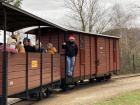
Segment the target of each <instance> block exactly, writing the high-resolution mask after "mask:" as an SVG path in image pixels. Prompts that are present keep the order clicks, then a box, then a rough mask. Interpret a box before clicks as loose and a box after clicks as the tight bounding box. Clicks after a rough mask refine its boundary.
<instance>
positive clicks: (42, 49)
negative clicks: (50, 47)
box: [36, 40, 46, 53]
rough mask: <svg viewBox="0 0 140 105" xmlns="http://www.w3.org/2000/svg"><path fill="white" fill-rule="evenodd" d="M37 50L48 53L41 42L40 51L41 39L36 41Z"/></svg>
mask: <svg viewBox="0 0 140 105" xmlns="http://www.w3.org/2000/svg"><path fill="white" fill-rule="evenodd" d="M36 51H37V52H41V53H46V50H45V49H44V47H42V44H41V42H40V51H39V40H37V41H36Z"/></svg>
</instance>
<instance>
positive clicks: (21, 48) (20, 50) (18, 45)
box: [11, 35, 25, 52]
mask: <svg viewBox="0 0 140 105" xmlns="http://www.w3.org/2000/svg"><path fill="white" fill-rule="evenodd" d="M11 38H15V39H16V40H17V44H16V47H17V49H18V51H19V52H25V49H24V47H23V46H22V45H21V44H18V39H17V36H16V35H11Z"/></svg>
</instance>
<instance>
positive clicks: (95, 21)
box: [64, 0, 110, 33]
mask: <svg viewBox="0 0 140 105" xmlns="http://www.w3.org/2000/svg"><path fill="white" fill-rule="evenodd" d="M64 7H66V8H68V9H69V10H70V11H69V13H68V15H67V16H68V17H69V18H70V19H71V20H72V21H68V24H67V26H68V27H70V28H72V29H78V30H82V31H88V32H96V33H101V32H102V31H103V30H104V29H105V28H106V26H107V24H108V23H109V22H110V19H109V18H107V17H108V16H107V15H108V14H107V12H108V8H107V7H105V5H103V4H102V3H101V2H100V0H64Z"/></svg>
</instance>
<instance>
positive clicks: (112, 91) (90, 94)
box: [34, 77, 140, 105]
mask: <svg viewBox="0 0 140 105" xmlns="http://www.w3.org/2000/svg"><path fill="white" fill-rule="evenodd" d="M137 89H140V77H133V78H128V79H121V80H109V81H107V82H101V83H93V84H87V85H81V86H78V87H75V88H74V89H70V90H68V91H67V92H60V93H59V94H54V95H51V96H50V98H46V99H43V100H42V101H40V102H37V103H36V104H34V105H91V104H93V103H96V102H99V101H101V100H104V99H107V98H111V97H113V96H115V95H118V94H121V93H125V92H129V91H133V90H137Z"/></svg>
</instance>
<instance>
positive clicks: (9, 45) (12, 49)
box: [0, 37, 18, 54]
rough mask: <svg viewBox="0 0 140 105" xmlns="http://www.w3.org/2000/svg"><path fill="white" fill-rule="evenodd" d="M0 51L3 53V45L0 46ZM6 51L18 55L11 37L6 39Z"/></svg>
mask: <svg viewBox="0 0 140 105" xmlns="http://www.w3.org/2000/svg"><path fill="white" fill-rule="evenodd" d="M0 51H4V44H2V45H1V46H0ZM6 51H8V52H12V53H15V54H17V53H18V50H17V49H16V41H15V40H14V39H12V38H11V37H9V38H8V39H7V44H6Z"/></svg>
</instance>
